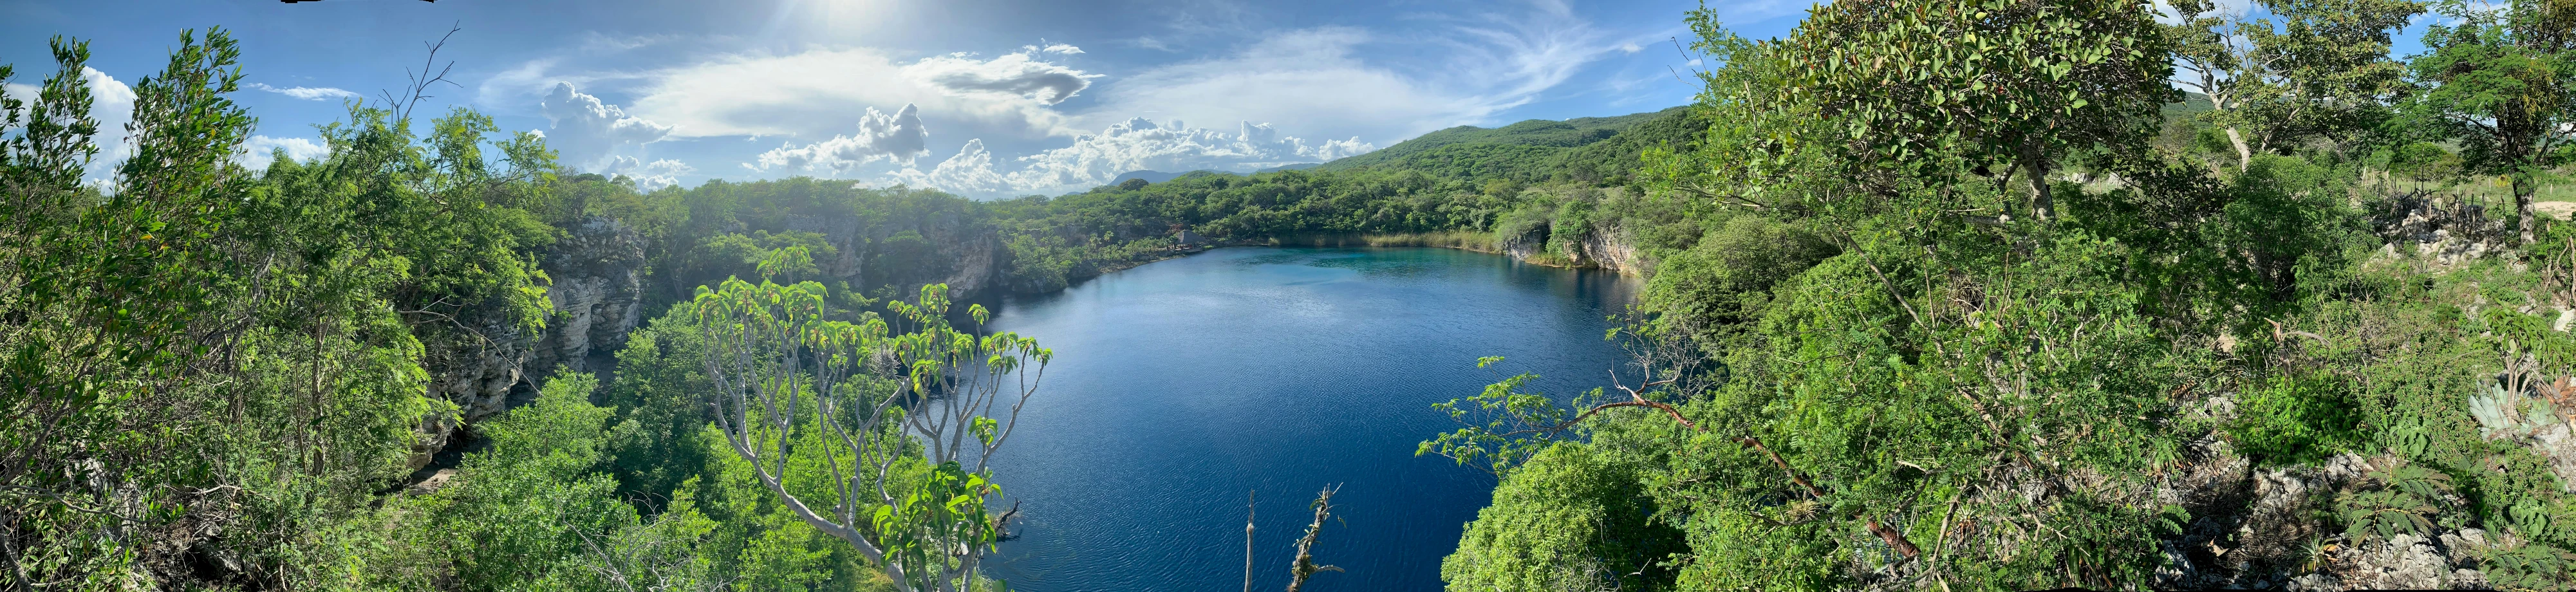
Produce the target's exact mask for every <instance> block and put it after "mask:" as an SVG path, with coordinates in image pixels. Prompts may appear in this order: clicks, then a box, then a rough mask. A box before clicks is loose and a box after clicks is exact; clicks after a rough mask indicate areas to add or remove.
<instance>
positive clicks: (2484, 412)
mask: <svg viewBox="0 0 2576 592" xmlns="http://www.w3.org/2000/svg"><path fill="white" fill-rule="evenodd" d="M2483 390H2484V392H2483V393H2481V394H2476V395H2470V396H2469V414H2470V415H2472V416H2476V417H2477V419H2478V428H2479V429H2478V433H2479V435H2482V436H2486V437H2489V438H2519V437H2523V436H2529V435H2531V432H2532V431H2533V430H2536V429H2539V427H2540V426H2542V425H2545V424H2546V422H2548V421H2549V420H2551V419H2552V418H2553V415H2552V413H2554V411H2549V410H2544V409H2543V408H2542V407H2543V406H2546V405H2548V404H2549V402H2548V401H2534V402H2537V403H2539V405H2533V406H2529V407H2528V408H2529V410H2530V413H2527V414H2526V413H2523V412H2522V411H2523V410H2524V409H2525V408H2526V406H2525V405H2524V403H2525V402H2526V401H2530V400H2531V398H2530V397H2526V396H2523V394H2522V392H2521V391H2520V390H2517V389H2507V388H2505V387H2504V386H2503V385H2501V384H2489V385H2487V386H2486V388H2485V389H2483Z"/></svg>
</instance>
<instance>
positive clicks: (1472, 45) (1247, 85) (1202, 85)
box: [1083, 3, 1633, 142]
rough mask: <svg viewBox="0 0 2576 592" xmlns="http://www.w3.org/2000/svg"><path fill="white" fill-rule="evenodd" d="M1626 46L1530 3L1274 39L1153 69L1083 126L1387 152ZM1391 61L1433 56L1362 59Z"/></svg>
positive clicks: (1486, 116)
mask: <svg viewBox="0 0 2576 592" xmlns="http://www.w3.org/2000/svg"><path fill="white" fill-rule="evenodd" d="M1632 43H1633V42H1632V41H1627V40H1612V39H1609V38H1608V35H1606V34H1604V33H1601V32H1599V31H1597V30H1595V29H1593V28H1592V27H1591V26H1590V25H1588V24H1586V23H1585V22H1583V21H1582V19H1580V18H1578V17H1576V16H1575V15H1574V14H1573V13H1572V11H1571V10H1570V9H1568V8H1566V7H1565V6H1564V5H1562V4H1554V3H1540V4H1538V5H1537V6H1536V8H1535V14H1496V15H1489V16H1488V17H1486V18H1484V19H1482V20H1475V21H1461V22H1456V23H1452V24H1451V25H1450V26H1449V27H1448V28H1447V29H1446V30H1445V31H1437V32H1430V33H1413V34H1408V35H1404V36H1382V35H1379V34H1375V33H1372V32H1369V31H1366V30H1362V29H1356V28H1347V27H1323V28H1313V29H1302V30H1294V31H1285V32H1278V33H1272V34H1269V35H1268V36H1267V37H1264V38H1261V39H1259V40H1257V41H1255V42H1254V43H1252V44H1250V45H1248V46H1246V47H1245V48H1243V49H1242V50H1240V51H1237V52H1235V53H1233V54H1231V55H1225V56H1220V57H1214V58H1209V59H1203V60H1197V61H1188V62H1181V63H1176V64H1170V65H1165V66H1160V67H1156V68H1152V69H1149V70H1146V71H1144V72H1142V73H1139V74H1136V75H1133V76H1129V77H1127V78H1124V79H1121V80H1119V81H1117V82H1116V83H1114V84H1110V85H1107V88H1106V90H1104V91H1101V93H1100V101H1099V102H1100V103H1101V105H1102V106H1101V107H1100V108H1098V109H1095V110H1092V111H1091V112H1090V113H1088V114H1087V116H1086V117H1085V118H1084V119H1083V121H1085V122H1087V123H1089V124H1091V125H1104V124H1106V123H1108V122H1110V121H1115V120H1114V119H1110V118H1113V117H1116V118H1123V117H1126V116H1128V115H1132V114H1136V113H1155V114H1159V115H1161V116H1164V117H1169V118H1174V119H1183V120H1194V121H1233V120H1245V121H1279V122H1294V123H1295V125H1296V126H1297V127H1298V129H1300V130H1307V131H1310V132H1314V133H1317V135H1321V136H1325V137H1347V136H1360V137H1362V138H1367V139H1369V140H1371V141H1379V142H1384V141H1393V140H1395V139H1398V138H1404V137H1410V136H1413V135H1416V134H1420V133H1423V132H1428V131H1431V130H1436V129H1440V128H1446V127H1450V126H1454V125H1458V124H1461V123H1491V121H1490V119H1491V118H1493V117H1494V116H1496V115H1498V114H1500V113H1502V112H1503V111H1505V110H1508V109H1511V108H1513V107H1518V106H1520V105H1523V104H1527V103H1529V102H1530V101H1532V100H1535V99H1537V98H1538V96H1539V95H1540V93H1543V92H1546V91H1548V90H1550V89H1552V88H1554V87H1556V86H1557V85H1559V84H1562V83H1563V82H1565V81H1566V80H1567V79H1569V78H1571V77H1572V76H1573V74H1574V72H1575V71H1576V70H1577V69H1578V68H1580V67H1581V66H1583V65H1585V64H1588V63H1591V62H1593V61H1595V60H1598V59H1601V58H1602V57H1604V56H1606V55H1609V54H1611V53H1613V52H1618V51H1622V50H1623V49H1625V47H1624V46H1625V45H1628V44H1632ZM1423 45H1428V46H1429V47H1421V46H1423ZM1383 46H1414V47H1412V48H1411V49H1415V50H1423V51H1415V52H1388V51H1384V50H1383V49H1381V48H1382V47H1383ZM1364 48H1365V49H1364ZM1391 53H1413V54H1416V55H1421V54H1429V55H1433V56H1435V57H1432V58H1430V59H1427V60H1422V61H1418V62H1414V63H1410V64H1406V66H1409V67H1406V68H1403V69H1399V68H1397V67H1394V66H1391V65H1388V64H1383V63H1378V62H1374V61H1372V60H1371V59H1368V56H1376V55H1389V54H1391Z"/></svg>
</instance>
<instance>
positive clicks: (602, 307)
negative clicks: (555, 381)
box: [529, 216, 644, 378]
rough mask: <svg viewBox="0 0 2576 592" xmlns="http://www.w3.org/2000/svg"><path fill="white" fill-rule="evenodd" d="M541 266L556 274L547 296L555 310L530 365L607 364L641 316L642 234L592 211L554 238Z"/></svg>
mask: <svg viewBox="0 0 2576 592" xmlns="http://www.w3.org/2000/svg"><path fill="white" fill-rule="evenodd" d="M543 269H545V272H546V276H547V277H549V278H552V279H553V280H554V285H553V286H551V287H548V288H547V289H546V299H547V300H548V301H551V302H552V303H553V304H554V308H555V314H554V318H552V319H549V320H547V321H546V330H545V337H544V338H543V339H540V340H538V341H537V347H536V351H535V355H534V356H533V357H532V358H531V359H530V361H529V362H530V363H529V369H530V370H531V371H532V372H536V373H540V374H542V373H548V372H553V371H554V368H556V367H557V365H561V366H562V367H563V368H565V369H568V370H572V371H575V372H600V371H605V370H609V369H610V368H608V367H607V365H608V361H607V360H606V359H604V358H606V357H607V354H609V353H610V352H614V351H616V350H617V348H619V347H621V346H624V345H625V344H626V334H627V333H628V332H630V331H633V330H635V325H636V324H637V323H639V322H641V321H642V319H641V318H638V317H640V316H642V315H643V310H644V237H643V236H642V235H640V234H638V233H636V232H635V230H634V229H632V228H629V227H627V226H626V225H625V224H624V223H621V222H619V221H617V220H614V219H609V218H602V217H596V216H594V217H591V218H588V219H585V220H582V222H581V224H580V225H578V226H575V227H574V228H573V229H572V232H571V233H570V235H569V236H566V237H564V238H563V240H561V241H558V242H556V243H555V245H554V247H553V248H552V249H550V250H549V251H548V253H547V254H546V257H545V260H544V262H543ZM594 366H596V367H594ZM531 378H541V376H535V377H531Z"/></svg>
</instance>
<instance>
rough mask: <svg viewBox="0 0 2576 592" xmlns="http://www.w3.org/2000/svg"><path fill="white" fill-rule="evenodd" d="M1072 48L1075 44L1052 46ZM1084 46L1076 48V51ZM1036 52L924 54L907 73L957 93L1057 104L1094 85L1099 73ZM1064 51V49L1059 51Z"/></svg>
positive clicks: (912, 77) (905, 68) (909, 67)
mask: <svg viewBox="0 0 2576 592" xmlns="http://www.w3.org/2000/svg"><path fill="white" fill-rule="evenodd" d="M1056 47H1064V48H1067V49H1072V47H1073V46H1070V45H1061V46H1051V47H1048V48H1047V49H1048V50H1053V49H1055V48H1056ZM1081 51H1082V50H1079V49H1074V50H1073V51H1072V53H1080V52H1081ZM1035 53H1036V52H1034V51H1023V52H1020V53H1012V54H1003V55H1002V57H998V58H993V59H992V60H990V61H983V60H976V59H975V58H974V56H972V55H970V54H948V55H944V56H936V57H929V58H922V60H921V61H918V62H913V64H912V65H910V66H905V67H904V68H903V73H904V75H905V76H906V77H909V78H911V79H913V80H917V81H921V82H923V83H927V84H929V85H931V86H934V87H938V88H940V89H943V90H946V91H948V92H950V93H955V94H1001V95H1006V96H1022V97H1028V98H1031V99H1036V100H1037V101H1038V102H1041V103H1045V104H1048V105H1054V104H1057V103H1062V102H1064V100H1065V99H1070V98H1073V95H1074V93H1078V92H1082V89H1085V88H1090V87H1091V79H1093V78H1099V77H1100V75H1098V74H1085V73H1083V71H1081V70H1075V69H1072V68H1067V67H1064V66H1059V65H1055V64H1050V63H1046V62H1042V61H1038V60H1037V58H1035V57H1032V56H1033V55H1034V54H1035ZM1059 53H1063V52H1059Z"/></svg>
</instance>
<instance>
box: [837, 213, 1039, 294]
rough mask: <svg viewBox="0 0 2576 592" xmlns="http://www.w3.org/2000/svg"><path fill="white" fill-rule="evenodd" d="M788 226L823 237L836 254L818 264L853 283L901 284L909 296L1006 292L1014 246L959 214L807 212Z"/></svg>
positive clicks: (838, 277)
mask: <svg viewBox="0 0 2576 592" xmlns="http://www.w3.org/2000/svg"><path fill="white" fill-rule="evenodd" d="M787 229H788V230H791V231H797V232H812V233H817V234H821V235H823V238H824V240H826V241H829V242H830V243H831V244H832V248H833V249H835V250H838V251H839V254H838V256H836V257H833V258H831V259H830V260H826V261H816V262H814V263H815V264H816V265H817V266H819V267H821V268H822V272H823V274H824V275H827V276H831V278H832V279H836V280H840V281H846V282H849V284H850V285H851V286H854V287H862V288H864V287H873V286H897V287H898V289H899V290H900V292H898V293H897V295H896V296H897V297H898V298H905V299H909V298H911V296H912V295H913V294H914V293H916V292H915V291H916V290H918V289H919V288H920V287H921V286H923V285H927V284H947V285H948V295H949V297H950V298H953V299H956V300H968V299H973V298H979V297H986V296H994V295H998V294H999V293H1000V292H1002V291H1004V290H1007V289H1008V288H1007V287H1006V286H1004V285H1003V284H1004V281H1005V280H1006V278H1005V276H1004V273H1005V272H1006V271H1007V268H1006V265H1007V264H1008V263H1009V257H1010V250H1009V249H1008V248H1007V247H1005V246H1003V244H1002V241H1001V239H1000V237H999V235H998V234H996V233H995V232H994V231H993V229H992V228H989V227H984V226H981V225H977V224H973V223H969V222H967V221H966V217H965V216H964V215H962V213H960V212H932V213H927V214H922V215H920V216H918V217H916V218H913V219H909V220H863V219H861V218H859V217H857V216H806V217H799V218H793V219H790V220H788V222H787Z"/></svg>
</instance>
